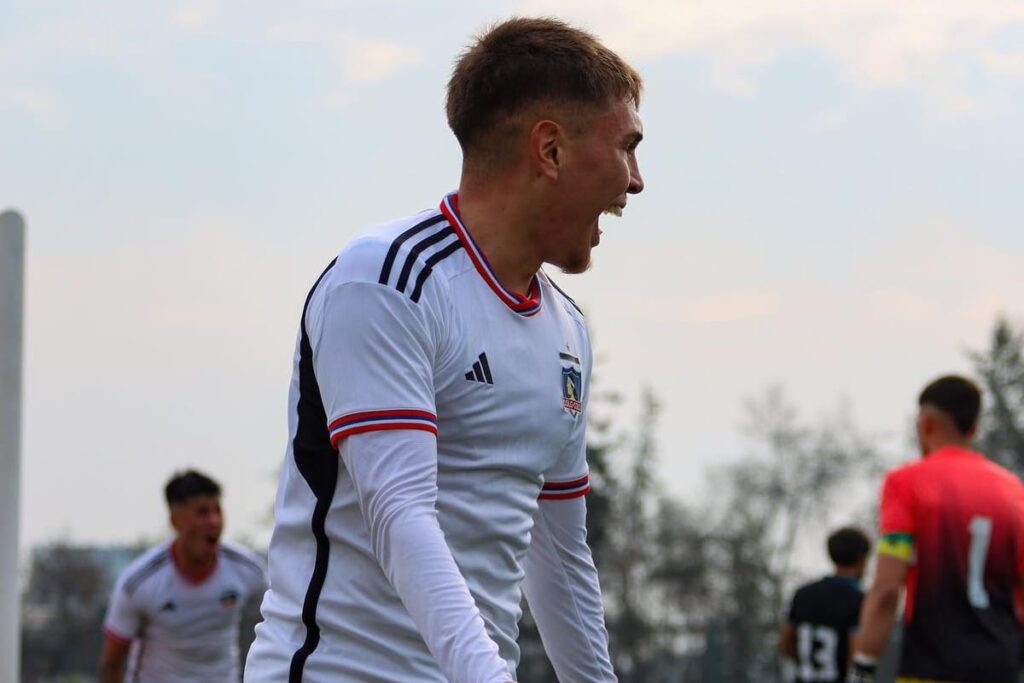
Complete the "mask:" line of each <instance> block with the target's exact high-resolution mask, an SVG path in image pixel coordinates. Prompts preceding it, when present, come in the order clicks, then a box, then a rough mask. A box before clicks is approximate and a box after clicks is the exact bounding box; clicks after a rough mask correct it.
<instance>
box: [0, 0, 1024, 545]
mask: <svg viewBox="0 0 1024 683" xmlns="http://www.w3.org/2000/svg"><path fill="white" fill-rule="evenodd" d="M0 11H2V20H0V210H2V209H5V208H16V209H18V210H19V211H21V212H22V213H23V214H24V216H25V218H26V220H27V224H28V253H27V266H26V270H27V283H26V339H25V372H24V385H25V403H24V411H23V412H24V431H23V439H22V443H23V471H22V476H23V489H22V491H23V505H22V510H23V515H22V539H21V541H22V546H23V548H24V547H28V546H30V545H34V544H37V543H41V542H46V541H51V540H57V539H60V540H70V541H75V542H97V543H113V542H122V541H134V540H137V539H142V538H145V539H155V538H159V537H160V536H161V535H163V534H165V533H166V531H167V526H166V519H165V517H166V513H165V509H164V507H163V502H162V499H161V488H162V485H163V483H164V482H165V481H166V479H167V478H168V476H169V475H170V474H171V472H172V471H174V470H175V469H178V468H182V467H186V466H195V467H199V468H201V469H204V470H206V471H208V472H210V473H211V474H213V475H214V476H215V477H217V478H219V479H220V480H221V481H222V482H223V484H224V485H225V507H226V511H227V515H228V536H229V537H230V538H234V539H244V540H248V541H250V542H254V543H257V544H260V543H263V542H265V540H266V539H267V537H268V533H269V529H270V519H269V515H270V507H271V505H272V501H273V497H274V490H275V485H276V479H275V474H276V471H277V469H278V467H279V465H280V462H281V459H282V457H283V454H284V449H285V444H286V440H287V423H286V393H287V386H288V381H289V377H290V373H291V359H292V352H293V346H294V341H295V335H296V332H297V325H298V320H299V314H300V312H301V305H302V301H303V299H304V297H305V294H306V292H307V290H308V288H309V287H310V286H311V284H312V283H313V281H314V280H315V278H316V276H317V275H318V274H319V272H320V271H321V269H322V268H323V266H324V265H325V264H326V263H327V262H328V261H329V260H330V259H331V258H332V257H333V256H334V254H335V253H336V252H337V251H338V250H339V249H340V248H341V247H342V246H343V245H344V244H345V242H346V241H347V240H349V239H350V238H351V237H352V236H353V235H355V234H357V233H358V232H359V231H360V230H361V229H363V228H365V227H367V226H370V225H373V224H375V223H378V222H382V221H385V220H388V219H392V218H396V217H399V216H403V215H407V214H410V213H413V212H416V211H419V210H421V209H425V208H430V207H433V206H435V205H436V204H437V202H438V201H439V200H440V198H441V197H442V196H443V194H444V193H445V192H447V191H449V190H451V189H453V188H454V187H455V186H456V185H457V182H458V174H459V167H460V157H459V152H458V147H457V145H456V143H455V141H454V138H453V137H452V136H451V134H450V132H449V131H448V129H447V126H446V123H445V119H444V115H443V100H444V85H445V82H446V80H447V77H448V74H449V70H450V68H451V65H452V62H453V60H454V59H455V58H456V56H457V55H458V54H459V52H460V51H461V50H462V49H463V48H464V47H465V45H466V44H467V43H468V42H469V41H470V39H471V37H472V35H473V34H474V33H476V32H477V31H479V30H480V29H482V28H483V27H485V26H486V25H488V24H489V23H490V22H493V21H495V20H497V19H501V18H503V17H507V16H510V15H513V14H526V15H535V14H544V15H551V16H557V17H560V18H563V19H566V20H569V21H571V22H573V23H575V24H577V25H579V26H581V27H584V28H587V29H589V30H592V31H593V32H595V33H596V34H597V35H599V36H600V37H601V38H602V39H603V40H604V41H605V43H606V44H607V45H609V46H610V47H611V48H613V49H615V50H616V51H618V52H620V53H621V54H622V55H623V56H624V57H625V58H627V59H628V60H629V61H630V62H631V63H632V64H634V65H635V66H636V67H637V69H638V70H639V71H640V72H641V73H642V74H643V76H644V78H645V83H646V88H645V93H644V98H643V101H642V104H641V109H640V114H641V117H642V119H643V122H644V127H645V139H644V142H643V144H642V145H641V146H640V148H639V151H638V155H639V160H640V166H641V171H642V172H643V175H644V179H645V181H646V189H645V191H644V193H643V194H642V195H640V196H638V197H635V198H632V200H631V201H630V205H629V207H628V209H627V211H626V212H625V215H624V216H623V217H622V218H621V219H608V220H607V221H606V222H604V224H603V228H604V235H603V237H602V243H601V245H600V246H599V247H598V249H597V250H595V253H594V266H593V268H592V269H591V271H590V272H588V273H586V274H583V275H579V276H561V277H558V276H556V280H558V281H559V283H560V284H561V286H562V288H563V289H566V290H568V291H569V292H570V294H572V295H573V297H574V298H575V299H576V300H577V301H578V302H579V303H580V304H581V305H582V307H583V308H584V310H585V311H586V313H587V317H588V320H589V322H590V326H591V330H592V334H593V340H594V347H595V352H596V353H597V355H598V357H599V358H600V361H599V364H598V369H597V372H598V375H599V382H600V383H601V384H602V385H603V386H604V387H605V388H608V389H615V390H617V391H620V392H621V393H622V394H623V395H624V396H625V397H626V399H627V400H626V402H625V404H624V405H623V406H621V408H617V409H615V410H614V414H613V416H612V417H613V418H614V420H615V422H616V424H617V425H618V426H620V427H621V428H622V429H626V430H628V429H630V428H632V427H633V425H634V424H635V422H636V416H637V411H638V407H637V406H638V397H639V395H640V392H641V391H642V390H643V389H644V387H649V388H651V389H652V390H653V391H654V392H655V393H656V394H657V396H658V397H659V399H660V401H661V403H662V406H663V411H662V414H661V420H660V423H659V427H658V432H657V437H658V446H659V469H660V472H661V475H662V476H661V481H662V482H663V485H664V486H665V487H666V490H668V491H669V492H670V493H672V494H675V495H678V496H680V497H682V498H683V499H684V500H688V501H693V502H697V501H699V500H701V499H702V497H703V496H706V495H707V493H708V492H707V490H706V489H705V472H706V471H707V470H708V469H709V468H713V467H714V466H716V465H718V464H721V463H723V462H729V461H730V460H734V459H735V458H737V457H739V456H741V455H743V454H744V453H746V452H748V451H749V450H750V449H751V448H752V446H751V444H749V443H748V442H746V441H745V440H744V437H743V436H742V434H741V431H740V429H739V426H740V424H741V423H742V421H743V403H744V400H745V399H746V398H748V397H751V396H757V395H761V394H763V392H764V391H765V389H766V388H767V387H769V386H772V385H781V386H782V387H783V388H784V390H785V392H786V395H787V396H788V397H789V399H790V400H791V401H792V402H793V403H794V405H795V406H796V407H797V408H798V409H799V410H800V412H801V415H802V416H803V418H804V419H805V420H807V421H811V422H813V421H815V420H816V419H818V418H820V417H821V416H823V415H826V414H832V413H834V412H835V411H836V410H838V409H840V408H839V406H847V408H845V410H848V411H850V413H851V416H852V419H853V421H854V422H855V423H856V424H857V425H858V426H859V427H860V428H861V429H863V430H864V431H865V432H869V433H872V434H876V435H878V437H879V439H881V440H882V441H885V442H886V443H891V444H895V445H894V446H893V448H894V449H895V450H896V451H897V452H899V451H900V449H903V450H906V448H905V439H904V438H903V437H904V435H905V431H906V426H907V421H908V417H909V416H910V415H911V413H912V410H913V405H914V400H915V398H916V394H917V392H918V391H919V390H920V388H921V387H922V386H923V384H924V383H925V382H927V381H928V380H930V379H931V378H933V377H935V376H937V375H938V374H941V373H945V372H950V371H955V372H969V371H970V364H969V361H968V359H967V357H966V355H965V354H966V351H967V350H969V349H979V348H982V347H984V346H985V344H986V342H987V337H988V334H989V332H990V330H991V328H992V325H993V323H994V321H995V319H996V316H998V315H1007V316H1009V317H1010V318H1011V319H1013V320H1021V319H1022V318H1024V303H1022V298H1021V293H1022V292H1024V268H1022V265H1024V230H1022V229H1021V226H1020V220H1021V217H1022V216H1024V211H1022V209H1024V206H1022V204H1024V194H1022V193H1021V191H1020V177H1021V176H1020V173H1021V171H1020V169H1021V168H1022V167H1024V134H1022V132H1021V127H1020V121H1021V115H1022V105H1024V3H1020V2H1005V1H997V0H947V1H946V2H943V3H935V2H931V1H918V0H906V1H904V2H900V3H893V2H891V1H890V0H859V1H854V0H819V2H816V3H813V4H808V3H805V2H802V1H798V0H777V1H776V2H772V3H764V2H761V1H760V0H714V1H711V0H706V1H705V0H680V1H674V2H670V1H668V0H664V1H650V2H642V1H638V2H635V3H623V2H603V1H597V0H587V1H583V0H544V2H539V1H534V0H523V1H520V2H512V1H509V2H491V3H477V2H446V1H443V0H442V1H437V2H430V3H426V2H411V1H395V2H327V1H312V0H309V1H302V0H299V1H296V2H290V3H269V2H252V1H249V2H244V3H243V2H218V1H215V0H201V1H197V2H150V1H145V2H138V1H133V2H128V1H126V0H114V1H112V2H105V3H99V4H97V3H74V2H48V3H38V2H28V1H27V0H14V1H13V2H10V1H9V2H7V3H5V4H4V9H3V10H0ZM897 454H899V453H897ZM904 455H906V456H908V457H909V456H910V455H911V454H910V453H904Z"/></svg>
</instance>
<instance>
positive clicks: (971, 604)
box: [848, 376, 1024, 683]
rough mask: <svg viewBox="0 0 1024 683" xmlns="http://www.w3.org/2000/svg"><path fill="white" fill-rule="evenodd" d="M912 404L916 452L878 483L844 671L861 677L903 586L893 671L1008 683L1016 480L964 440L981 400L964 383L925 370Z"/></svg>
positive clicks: (1018, 502) (1021, 553)
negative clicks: (870, 544) (865, 582)
mask: <svg viewBox="0 0 1024 683" xmlns="http://www.w3.org/2000/svg"><path fill="white" fill-rule="evenodd" d="M918 404H919V407H920V410H919V413H918V418H917V436H918V439H919V441H920V444H921V453H922V456H923V457H922V458H921V459H920V460H917V461H915V462H912V463H908V464H906V465H903V466H901V467H896V468H894V469H892V470H890V471H889V473H888V474H887V475H886V477H885V482H884V483H883V485H882V502H881V530H880V531H881V533H880V541H879V548H878V564H877V567H876V573H875V580H874V583H873V585H872V586H871V589H870V591H869V592H868V595H867V597H866V598H865V601H864V607H863V610H862V611H861V618H860V628H859V631H858V636H857V639H856V649H855V654H854V659H853V669H852V671H851V673H850V677H849V679H848V680H849V681H855V682H858V683H860V682H869V681H872V680H873V677H874V666H875V662H877V659H878V657H879V655H880V654H881V652H882V649H883V647H884V646H885V642H886V640H887V638H888V635H889V628H890V627H891V625H892V622H893V618H894V617H895V614H896V608H897V604H898V602H899V594H900V589H901V587H904V586H905V587H906V601H905V604H904V610H903V620H904V630H903V653H902V659H901V662H900V670H899V671H900V674H899V675H900V678H899V679H898V680H899V681H906V682H909V681H964V682H969V683H1016V681H1017V674H1018V669H1019V666H1020V639H1019V622H1018V619H1017V615H1016V612H1015V606H1014V605H1015V593H1017V591H1018V590H1019V588H1020V586H1021V576H1022V575H1024V486H1022V485H1021V482H1020V480H1019V479H1018V478H1017V477H1016V476H1015V475H1014V474H1012V473H1010V472H1009V471H1007V470H1005V469H1003V468H1002V467H1000V466H999V465H996V464H995V463H993V462H991V461H989V460H988V459H986V458H985V456H984V455H982V454H981V453H977V452H974V451H972V450H970V443H971V439H972V438H973V437H974V434H975V430H976V427H977V419H978V413H979V411H980V408H981V394H980V392H979V391H978V388H977V387H976V386H975V385H974V384H973V383H972V382H970V381H969V380H966V379H964V378H962V377H955V376H949V377H942V378H940V379H937V380H935V381H934V382H932V383H931V384H929V385H928V386H927V387H925V389H924V391H923V392H921V396H920V398H919V400H918Z"/></svg>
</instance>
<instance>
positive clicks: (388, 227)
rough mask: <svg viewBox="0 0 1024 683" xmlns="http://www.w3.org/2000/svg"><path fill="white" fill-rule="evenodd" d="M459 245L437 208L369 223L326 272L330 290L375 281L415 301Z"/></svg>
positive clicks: (448, 261) (451, 260)
mask: <svg viewBox="0 0 1024 683" xmlns="http://www.w3.org/2000/svg"><path fill="white" fill-rule="evenodd" d="M461 249H462V243H461V241H460V240H459V237H458V235H457V234H456V233H455V231H454V230H453V229H452V227H451V225H449V223H448V220H447V219H446V218H445V216H444V214H442V213H441V211H440V210H438V209H432V210H429V211H421V212H419V213H416V214H413V215H411V216H406V217H404V218H399V219H397V220H393V221H389V222H387V223H382V224H380V225H376V226H373V227H371V228H369V229H367V230H365V231H363V232H362V233H360V234H359V235H357V236H356V237H355V238H353V239H352V240H351V241H350V242H349V243H348V244H347V245H345V248H344V249H342V251H341V253H339V254H338V256H337V258H336V259H335V260H334V262H333V263H332V265H331V267H330V268H329V269H328V272H327V273H326V275H325V278H324V280H325V285H326V286H327V287H328V288H330V287H333V286H339V285H342V284H345V283H351V282H362V283H376V284H378V285H381V286H385V287H391V288H394V289H396V290H398V291H399V292H401V293H403V294H405V295H406V296H408V297H409V298H411V299H412V300H413V301H417V302H418V301H419V299H420V297H421V295H422V293H423V291H424V288H425V287H426V285H427V282H428V280H430V279H431V278H432V276H434V275H436V274H437V273H439V272H442V271H443V269H444V268H445V267H448V266H449V265H450V264H451V263H452V262H453V261H455V259H451V258H449V257H451V256H453V255H454V254H456V253H457V252H459V251H460V250H461Z"/></svg>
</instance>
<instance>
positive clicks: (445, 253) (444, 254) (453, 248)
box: [410, 242, 462, 303]
mask: <svg viewBox="0 0 1024 683" xmlns="http://www.w3.org/2000/svg"><path fill="white" fill-rule="evenodd" d="M459 249H462V242H452V243H451V244H449V245H448V246H447V247H445V248H444V249H442V250H441V251H439V252H437V253H436V254H434V255H433V256H431V257H430V258H428V259H427V262H426V263H425V264H424V265H423V270H421V271H420V274H419V275H418V276H417V277H416V287H415V288H414V289H413V290H412V296H411V297H410V298H411V299H412V300H413V302H415V303H419V301H420V294H422V293H423V283H425V282H426V281H427V278H428V277H430V273H431V272H433V270H434V266H436V265H437V264H438V263H440V262H441V261H443V260H445V259H446V258H448V257H449V256H451V255H452V254H454V253H455V252H457V251H458V250H459Z"/></svg>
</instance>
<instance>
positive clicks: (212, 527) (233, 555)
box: [100, 470, 266, 683]
mask: <svg viewBox="0 0 1024 683" xmlns="http://www.w3.org/2000/svg"><path fill="white" fill-rule="evenodd" d="M220 491H221V490H220V486H219V485H218V484H217V482H215V481H213V480H212V479H210V478H209V477H207V476H206V475H204V474H200V473H199V472H196V471H195V470H188V471H186V472H182V473H178V474H175V475H174V476H173V477H172V478H171V480H170V481H169V482H167V486H166V487H165V488H164V495H165V497H166V499H167V506H168V507H169V508H170V519H171V526H172V527H173V528H174V538H172V539H171V540H168V541H165V542H163V543H160V544H159V545H157V546H155V547H153V548H151V549H150V550H148V551H146V552H145V553H143V554H142V556H140V557H139V558H138V559H136V560H135V561H134V562H132V564H131V565H129V567H128V568H127V569H126V570H125V571H124V572H123V573H122V574H121V576H120V577H118V580H117V583H116V584H115V586H114V591H113V594H112V595H111V597H110V606H109V608H108V610H107V617H106V620H105V621H104V625H103V631H104V644H103V653H102V655H101V658H100V683H122V682H123V681H125V680H130V681H133V682H136V681H137V682H138V683H184V682H185V681H188V682H189V683H236V682H237V681H238V680H239V652H238V623H239V619H240V616H241V612H242V609H243V607H244V606H245V604H246V602H248V601H249V600H250V599H254V598H259V597H260V596H262V595H263V591H264V590H266V579H265V573H264V569H263V565H262V563H261V562H260V561H259V560H258V559H257V558H256V557H255V556H254V555H253V554H252V553H250V552H249V551H248V550H245V549H243V548H240V547H237V546H233V545H229V544H227V543H223V542H221V540H220V537H221V533H222V532H223V530H224V514H223V512H222V511H221V507H220ZM129 655H132V656H131V657H129ZM129 659H131V664H130V666H129ZM126 671H127V673H128V676H127V677H126Z"/></svg>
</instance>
